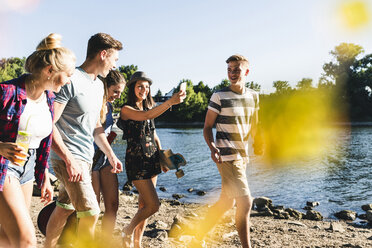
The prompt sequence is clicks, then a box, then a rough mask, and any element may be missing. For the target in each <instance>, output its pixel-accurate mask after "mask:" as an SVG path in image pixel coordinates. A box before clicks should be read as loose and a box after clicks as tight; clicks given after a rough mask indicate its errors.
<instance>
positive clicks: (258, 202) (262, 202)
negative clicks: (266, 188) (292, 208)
mask: <svg viewBox="0 0 372 248" xmlns="http://www.w3.org/2000/svg"><path fill="white" fill-rule="evenodd" d="M253 205H254V206H256V209H257V210H258V211H261V210H262V209H264V208H265V207H268V208H272V206H273V201H272V200H271V199H270V198H268V197H264V196H262V197H258V198H254V200H253Z"/></svg>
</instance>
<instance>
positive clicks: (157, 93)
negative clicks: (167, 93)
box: [155, 89, 163, 97]
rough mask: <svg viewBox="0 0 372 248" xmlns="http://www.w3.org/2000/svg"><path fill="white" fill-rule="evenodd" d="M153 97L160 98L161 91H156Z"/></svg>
mask: <svg viewBox="0 0 372 248" xmlns="http://www.w3.org/2000/svg"><path fill="white" fill-rule="evenodd" d="M155 96H156V97H161V96H163V93H161V90H160V89H158V92H156V94H155Z"/></svg>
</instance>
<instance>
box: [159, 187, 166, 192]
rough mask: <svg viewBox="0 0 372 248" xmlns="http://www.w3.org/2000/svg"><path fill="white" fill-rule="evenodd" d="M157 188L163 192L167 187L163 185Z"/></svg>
mask: <svg viewBox="0 0 372 248" xmlns="http://www.w3.org/2000/svg"><path fill="white" fill-rule="evenodd" d="M159 190H160V191H163V192H165V191H167V189H166V188H165V187H159Z"/></svg>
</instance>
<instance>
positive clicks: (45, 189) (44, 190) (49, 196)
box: [40, 172, 54, 206]
mask: <svg viewBox="0 0 372 248" xmlns="http://www.w3.org/2000/svg"><path fill="white" fill-rule="evenodd" d="M47 173H48V172H47ZM47 173H46V174H45V179H44V182H43V185H42V186H41V197H40V199H41V202H42V203H44V206H45V205H47V204H48V203H49V202H51V201H52V200H53V194H54V190H53V186H52V185H51V184H50V180H49V176H47Z"/></svg>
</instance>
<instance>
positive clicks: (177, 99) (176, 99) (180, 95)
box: [169, 91, 186, 105]
mask: <svg viewBox="0 0 372 248" xmlns="http://www.w3.org/2000/svg"><path fill="white" fill-rule="evenodd" d="M185 98H186V92H184V91H179V92H177V93H175V94H173V96H172V98H171V99H169V101H170V103H171V105H176V104H179V103H181V102H183V100H185Z"/></svg>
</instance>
